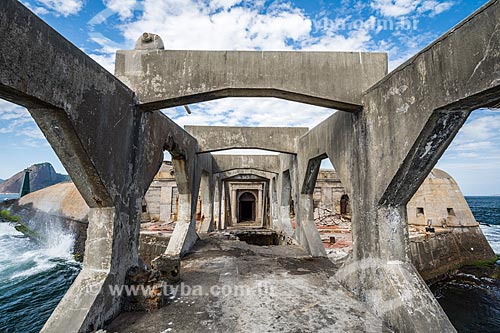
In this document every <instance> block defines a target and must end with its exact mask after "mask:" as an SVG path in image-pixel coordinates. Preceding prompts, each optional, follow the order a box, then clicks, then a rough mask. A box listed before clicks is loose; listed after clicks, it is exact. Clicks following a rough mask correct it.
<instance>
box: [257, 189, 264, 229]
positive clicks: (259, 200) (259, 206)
mask: <svg viewBox="0 0 500 333" xmlns="http://www.w3.org/2000/svg"><path fill="white" fill-rule="evenodd" d="M262 187H264V185H262ZM263 190H264V189H263V188H260V189H259V190H258V192H257V202H256V203H255V204H256V207H255V220H256V221H255V222H256V223H260V224H262V223H263V221H264V211H265V210H264V200H263V198H262V191H263Z"/></svg>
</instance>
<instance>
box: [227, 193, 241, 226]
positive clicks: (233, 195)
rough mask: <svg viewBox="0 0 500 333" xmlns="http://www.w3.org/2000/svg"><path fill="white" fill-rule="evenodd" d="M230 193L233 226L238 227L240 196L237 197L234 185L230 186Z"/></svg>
mask: <svg viewBox="0 0 500 333" xmlns="http://www.w3.org/2000/svg"><path fill="white" fill-rule="evenodd" d="M229 189H230V193H231V196H230V198H231V224H232V225H236V224H237V223H238V216H237V215H238V214H237V212H238V210H239V209H238V208H239V207H237V205H238V204H239V202H238V199H237V198H238V196H237V195H236V189H235V188H234V186H233V185H232V184H230V185H229Z"/></svg>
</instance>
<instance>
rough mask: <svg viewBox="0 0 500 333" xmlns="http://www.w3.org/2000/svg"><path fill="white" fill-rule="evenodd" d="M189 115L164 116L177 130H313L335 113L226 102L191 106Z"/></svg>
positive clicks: (269, 101) (284, 104) (265, 101)
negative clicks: (191, 127)
mask: <svg viewBox="0 0 500 333" xmlns="http://www.w3.org/2000/svg"><path fill="white" fill-rule="evenodd" d="M191 110H192V114H190V115H189V114H187V113H186V112H185V111H184V109H183V108H175V109H167V110H164V113H165V114H166V115H167V116H169V117H170V118H172V119H173V120H174V121H175V122H176V123H178V124H179V125H180V126H184V125H213V126H257V127H259V126H260V127H263V126H270V127H273V126H300V127H309V128H312V127H314V126H316V125H317V124H319V123H320V122H321V121H323V120H324V119H326V118H328V117H329V116H330V115H331V114H333V113H334V112H335V111H334V110H331V109H327V108H321V107H316V106H311V105H306V104H302V103H296V102H290V101H284V100H280V99H275V98H238V99H234V98H226V99H220V100H215V101H210V102H205V103H200V104H196V105H192V106H191Z"/></svg>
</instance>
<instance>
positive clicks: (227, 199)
mask: <svg viewBox="0 0 500 333" xmlns="http://www.w3.org/2000/svg"><path fill="white" fill-rule="evenodd" d="M223 187H224V203H225V209H224V222H225V228H224V229H227V228H228V227H231V226H232V225H233V221H232V218H231V217H232V215H233V213H232V209H231V208H232V207H231V205H232V200H231V191H230V190H229V183H228V182H227V181H224V182H223Z"/></svg>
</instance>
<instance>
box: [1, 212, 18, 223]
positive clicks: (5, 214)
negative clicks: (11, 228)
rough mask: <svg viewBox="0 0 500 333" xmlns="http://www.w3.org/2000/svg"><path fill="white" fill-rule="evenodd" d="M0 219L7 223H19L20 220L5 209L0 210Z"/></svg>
mask: <svg viewBox="0 0 500 333" xmlns="http://www.w3.org/2000/svg"><path fill="white" fill-rule="evenodd" d="M0 218H1V219H2V220H5V221H8V222H19V221H21V218H20V217H19V216H15V215H12V214H11V213H10V212H9V211H8V210H7V209H2V210H1V211H0Z"/></svg>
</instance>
